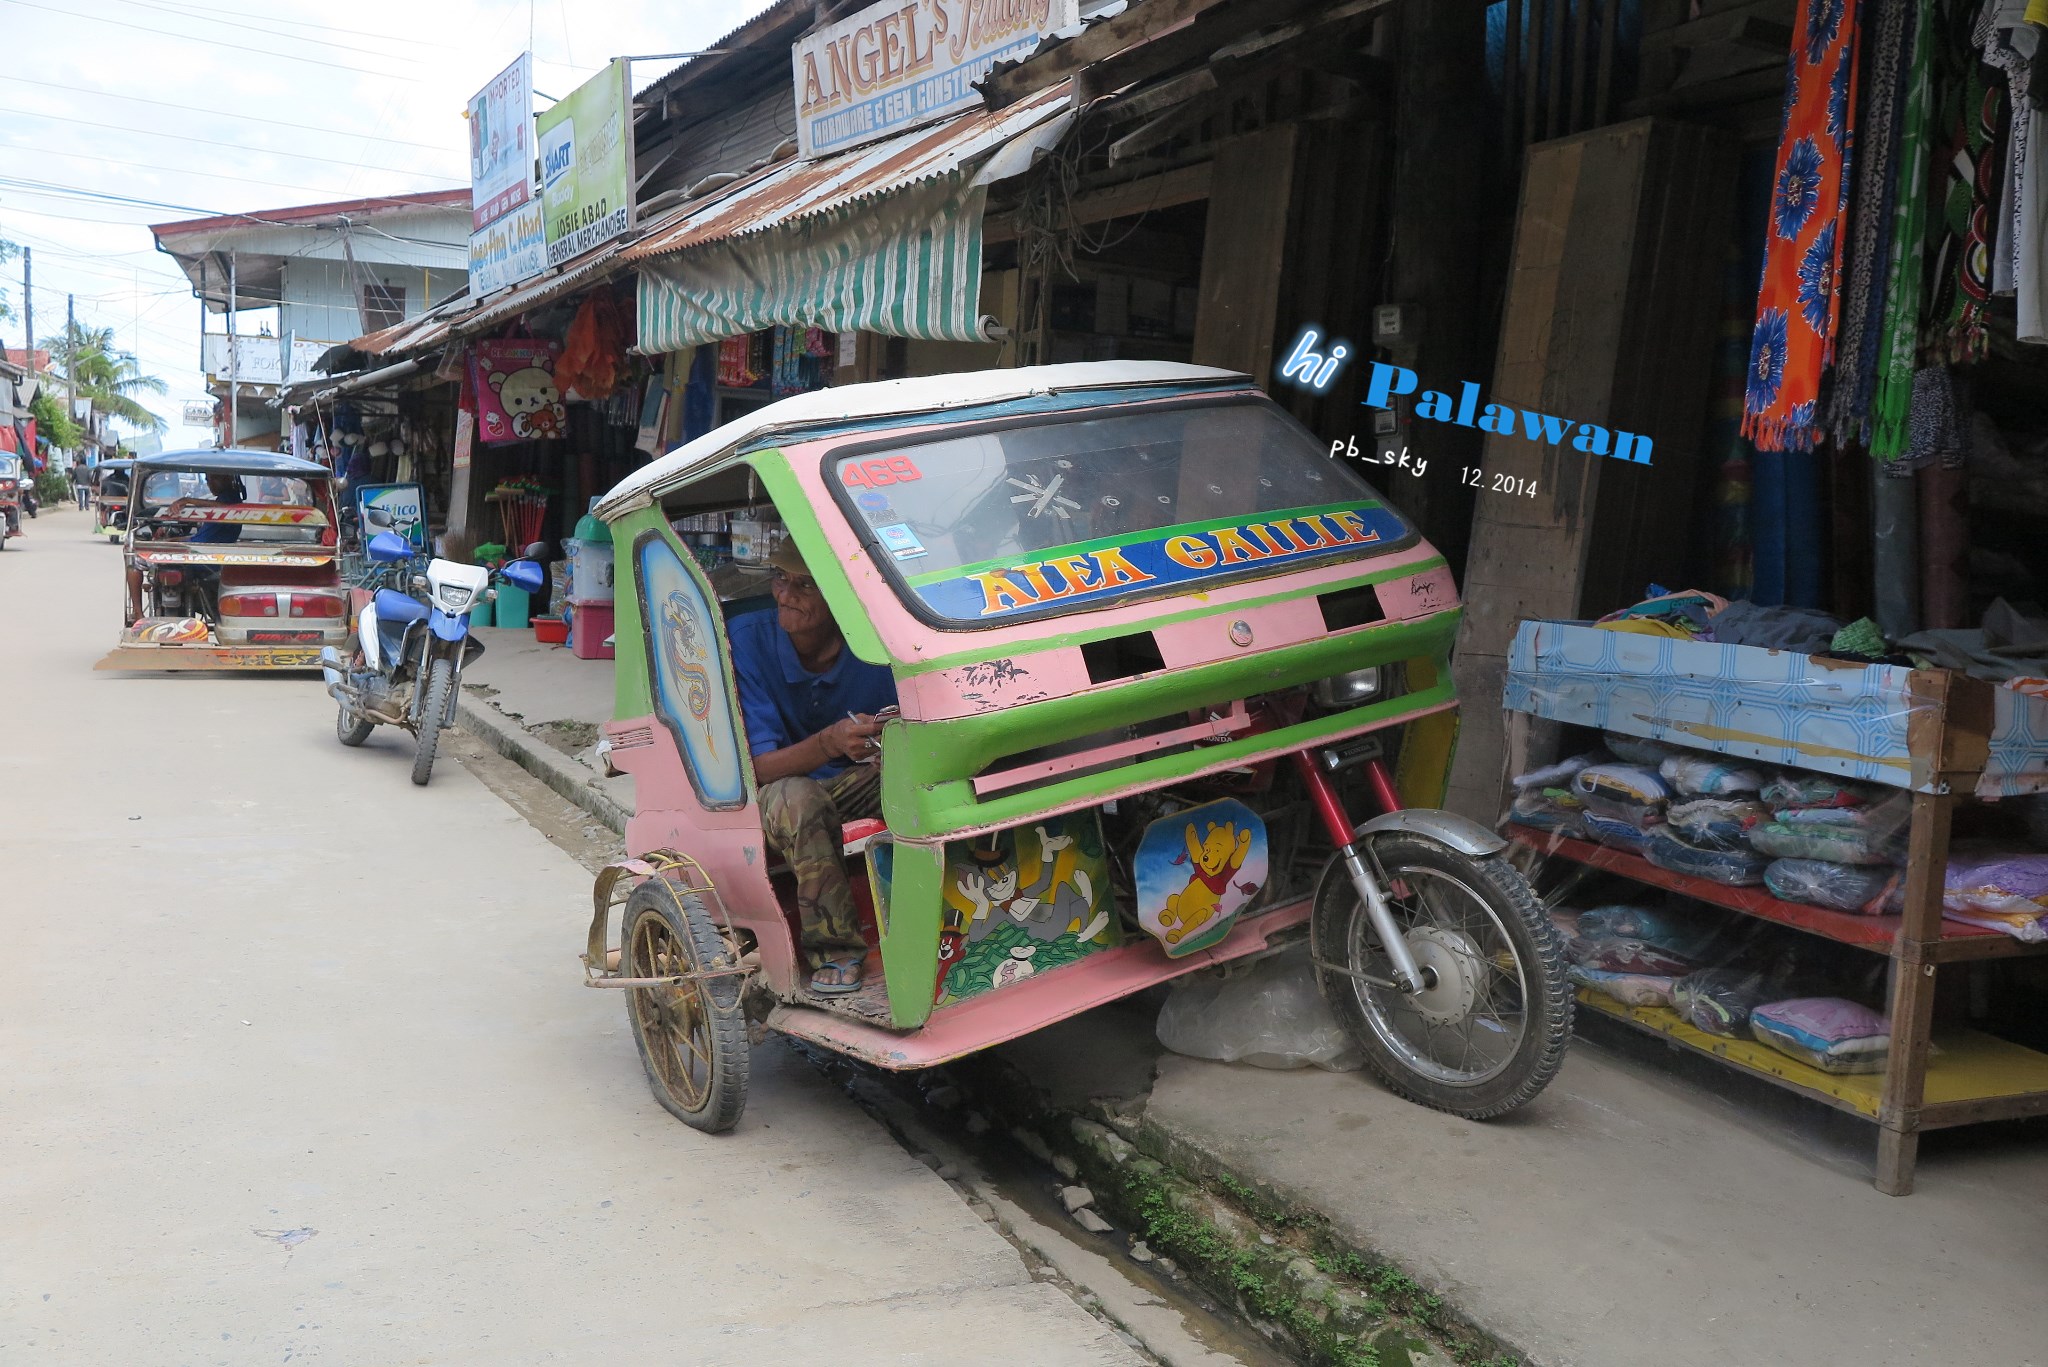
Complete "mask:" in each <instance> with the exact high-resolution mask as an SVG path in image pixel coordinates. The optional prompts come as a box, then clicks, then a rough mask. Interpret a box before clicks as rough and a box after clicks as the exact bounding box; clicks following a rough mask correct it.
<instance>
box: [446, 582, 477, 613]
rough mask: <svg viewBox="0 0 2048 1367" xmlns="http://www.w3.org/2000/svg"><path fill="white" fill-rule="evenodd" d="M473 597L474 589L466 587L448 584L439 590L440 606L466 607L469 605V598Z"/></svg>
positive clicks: (449, 607) (451, 607)
mask: <svg viewBox="0 0 2048 1367" xmlns="http://www.w3.org/2000/svg"><path fill="white" fill-rule="evenodd" d="M474 597H476V590H475V589H466V588H462V587H460V586H458V585H455V584H450V585H448V586H447V587H445V588H443V589H442V590H441V606H443V607H445V608H448V609H451V610H452V609H455V608H466V607H468V606H469V600H470V599H472V598H474Z"/></svg>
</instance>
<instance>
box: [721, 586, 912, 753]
mask: <svg viewBox="0 0 2048 1367" xmlns="http://www.w3.org/2000/svg"><path fill="white" fill-rule="evenodd" d="M726 635H727V637H728V638H729V639H730V640H731V641H732V671H733V674H734V675H735V676H737V678H738V680H739V690H740V715H741V716H742V717H743V718H745V720H746V723H747V746H748V749H749V750H750V751H751V752H752V753H754V754H756V755H762V754H766V753H768V752H769V751H770V750H782V749H786V748H787V747H789V746H792V745H795V744H797V743H798V742H799V741H804V740H808V739H810V738H811V737H812V736H815V735H817V734H818V733H819V732H820V731H823V730H824V729H825V728H826V727H828V726H830V725H831V724H832V723H833V722H836V721H842V720H844V719H845V717H846V714H847V713H849V712H860V713H866V714H868V715H873V714H874V713H876V712H879V711H881V710H882V709H883V708H885V707H894V706H895V705H896V680H895V679H894V678H892V677H891V676H890V674H889V671H888V670H886V669H884V668H883V667H882V666H880V665H871V664H868V663H867V662H866V661H864V660H856V659H855V658H853V651H852V650H851V649H849V648H847V647H845V646H841V647H840V650H839V658H838V659H837V660H834V661H833V662H832V667H831V668H830V669H828V670H826V671H825V672H824V673H823V674H813V673H811V671H810V670H808V669H805V668H804V667H803V662H802V661H800V660H798V659H797V657H796V647H795V646H794V645H793V644H791V642H790V639H789V633H788V632H786V631H784V630H783V629H782V624H781V623H780V622H778V621H777V620H776V614H775V612H774V610H773V609H771V610H769V611H767V612H750V613H748V614H747V615H745V616H744V617H735V618H733V619H732V621H730V622H728V623H727V624H726ZM847 764H848V761H846V760H843V759H835V760H831V761H829V762H828V763H825V764H822V765H820V766H819V767H818V768H816V769H813V770H811V775H810V776H811V777H812V778H815V779H828V778H831V777H832V776H833V775H834V774H837V773H839V772H840V771H841V770H843V769H845V768H846V766H847Z"/></svg>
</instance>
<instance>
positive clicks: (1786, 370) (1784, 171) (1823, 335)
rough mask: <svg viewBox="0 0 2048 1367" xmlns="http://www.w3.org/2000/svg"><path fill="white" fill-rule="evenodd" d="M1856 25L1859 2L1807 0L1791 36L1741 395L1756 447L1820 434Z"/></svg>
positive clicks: (1803, 445) (1806, 443)
mask: <svg viewBox="0 0 2048 1367" xmlns="http://www.w3.org/2000/svg"><path fill="white" fill-rule="evenodd" d="M1856 27H1857V0H1805V4H1804V11H1803V13H1802V14H1801V16H1800V21H1799V27H1798V29H1797V31H1796V33H1795V35H1794V37H1793V40H1792V57H1791V61H1790V63H1789V64H1788V65H1789V70H1788V73H1787V79H1786V83H1785V129H1784V133H1783V135H1782V136H1781V137H1780V139H1779V143H1778V163H1777V176H1776V181H1775V184H1774V186H1773V188H1772V194H1771V211H1770V217H1769V220H1768V222H1767V225H1766V227H1765V230H1764V277H1763V283H1762V287H1761V288H1760V289H1759V291H1758V294H1757V307H1756V331H1755V332H1754V333H1753V334H1751V337H1750V344H1749V375H1748V383H1747V384H1746V386H1745V391H1746V392H1745V394H1744V396H1743V411H1742V434H1743V435H1744V436H1746V437H1748V438H1749V439H1750V440H1751V441H1753V442H1755V443H1756V445H1757V448H1758V449H1759V450H1764V451H1805V450H1810V449H1811V448H1812V446H1813V443H1814V439H1815V438H1816V437H1817V436H1818V435H1819V430H1820V424H1819V422H1818V421H1817V419H1816V409H1817V408H1818V406H1819V402H1820V381H1821V373H1822V372H1823V371H1824V370H1826V368H1827V365H1828V362H1829V361H1830V360H1831V359H1832V357H1833V354H1834V330H1835V318H1836V314H1837V312H1838V308H1839V300H1838V299H1837V297H1836V285H1837V283H1838V282H1839V280H1840V278H1841V269H1842V237H1843V234H1844V232H1845V226H1846V225H1845V224H1844V222H1843V220H1844V218H1845V217H1846V215H1845V213H1844V207H1845V206H1844V198H1843V194H1842V187H1843V184H1844V180H1845V177H1846V174H1847V171H1848V162H1849V143H1850V124H1851V122H1852V120H1853V113H1852V111H1854V109H1855V108H1856Z"/></svg>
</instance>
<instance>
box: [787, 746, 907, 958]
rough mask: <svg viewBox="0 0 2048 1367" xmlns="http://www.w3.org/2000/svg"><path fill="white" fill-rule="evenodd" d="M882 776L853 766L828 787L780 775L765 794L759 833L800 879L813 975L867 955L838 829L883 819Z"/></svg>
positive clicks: (798, 904) (800, 905)
mask: <svg viewBox="0 0 2048 1367" xmlns="http://www.w3.org/2000/svg"><path fill="white" fill-rule="evenodd" d="M881 778H882V775H881V771H880V770H879V769H878V768H876V766H874V765H872V764H855V765H851V766H849V767H848V768H847V769H846V770H845V771H844V772H843V773H839V774H835V775H834V776H833V777H831V778H829V779H827V780H826V781H825V782H823V783H820V782H819V781H818V780H817V779H814V778H809V777H803V778H782V779H777V780H776V781H775V782H773V783H770V784H768V785H767V786H765V787H763V788H762V789H761V795H760V800H761V831H762V834H764V835H765V836H767V838H768V846H769V848H770V849H772V850H774V851H775V852H776V853H777V854H779V855H781V856H782V857H783V858H784V859H786V860H788V861H789V866H790V870H791V872H793V873H794V874H795V875H796V907H797V915H798V917H799V918H801V920H802V921H803V927H804V943H803V950H804V957H805V958H806V959H807V960H809V961H810V965H811V967H812V968H813V969H814V970H815V969H819V968H823V967H824V966H825V964H826V963H827V962H828V961H829V960H832V959H844V958H850V957H852V956H855V955H860V954H865V953H867V943H866V942H865V941H864V940H862V939H861V937H860V922H859V920H858V919H857V918H856V916H855V913H854V905H853V887H852V885H851V884H849V883H848V882H847V881H846V863H845V857H844V855H843V853H842V850H843V848H844V847H843V846H842V844H841V842H840V827H841V826H843V825H844V824H845V823H847V822H849V821H858V820H860V819H861V818H862V817H872V816H880V815H881V814H882V790H881Z"/></svg>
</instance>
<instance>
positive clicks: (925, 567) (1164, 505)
mask: <svg viewBox="0 0 2048 1367" xmlns="http://www.w3.org/2000/svg"><path fill="white" fill-rule="evenodd" d="M827 473H828V475H829V477H830V478H831V480H832V482H833V484H834V485H835V486H836V488H837V491H838V493H839V494H840V496H841V498H842V499H843V502H844V505H845V507H846V508H847V510H848V512H849V514H850V516H851V517H852V519H853V522H854V526H855V528H856V530H858V531H859V532H861V534H862V539H863V540H864V541H866V542H868V543H869V544H870V547H871V549H872V551H873V553H874V555H875V558H876V560H877V562H878V563H881V564H883V565H885V566H889V567H891V568H892V570H893V571H894V573H893V575H892V578H894V579H895V580H896V581H897V585H898V588H899V591H904V590H907V591H908V592H907V594H906V603H907V604H908V605H909V606H910V607H911V608H912V609H913V611H917V612H919V613H920V615H922V616H926V617H928V618H937V619H940V620H943V621H945V622H946V623H948V624H957V625H972V624H979V623H984V622H994V621H998V620H1000V621H1011V620H1016V619H1018V618H1020V617H1036V616H1046V615H1052V614H1056V613H1061V612H1069V611H1076V610H1081V609H1086V608H1091V607H1097V606H1101V605H1103V604H1105V603H1107V602H1110V601H1114V600H1117V599H1121V598H1125V597H1130V596H1136V595H1142V594H1148V593H1157V592H1162V591H1172V590H1173V589H1174V588H1175V586H1178V585H1182V584H1187V583H1190V582H1192V581H1197V580H1200V581H1205V582H1206V581H1211V580H1214V579H1218V578H1225V577H1230V578H1235V577H1240V576H1249V575H1257V574H1271V573H1275V572H1278V571H1280V570H1282V569H1286V568H1292V567H1294V565H1295V563H1296V562H1299V561H1303V560H1307V559H1313V558H1323V557H1332V556H1344V555H1358V554H1362V553H1364V554H1370V553H1374V552H1377V551H1380V550H1387V549H1393V548H1394V547H1396V546H1399V545H1401V544H1403V543H1404V542H1405V541H1407V540H1408V539H1409V538H1410V537H1412V535H1413V533H1412V532H1411V531H1410V529H1409V527H1408V525H1407V523H1406V522H1404V521H1403V520H1402V518H1401V516H1400V514H1398V513H1396V512H1395V511H1394V510H1393V509H1391V508H1389V507H1387V506H1386V504H1385V503H1384V502H1383V501H1382V500H1381V499H1380V497H1379V496H1378V494H1376V493H1375V492H1374V491H1373V489H1372V488H1371V486H1370V485H1368V484H1366V482H1365V481H1364V480H1362V479H1360V478H1359V477H1358V476H1357V475H1356V474H1354V473H1353V472H1352V471H1350V470H1349V469H1347V468H1346V467H1345V464H1344V462H1343V461H1341V460H1333V459H1331V458H1330V456H1329V453H1328V452H1327V451H1326V450H1325V449H1323V448H1322V447H1321V446H1320V445H1318V444H1317V442H1316V441H1315V439H1314V438H1313V437H1312V436H1310V435H1309V433H1308V432H1307V430H1306V429H1304V428H1302V427H1301V426H1300V425H1299V424H1298V423H1296V422H1295V421H1294V420H1293V419H1292V418H1290V417H1289V416H1287V414H1286V413H1285V412H1284V411H1283V410H1281V409H1280V408H1279V407H1277V406H1276V405H1274V404H1271V403H1269V402H1265V401H1262V400H1249V401H1246V400H1239V401H1235V402H1231V401H1224V402H1216V401H1207V402H1195V403H1185V404H1172V405H1161V406H1157V407H1154V406H1146V407H1142V408H1092V409H1084V410H1078V411H1074V412H1070V413H1065V414H1060V415H1058V416H1056V417H1053V418H1051V419H1046V418H1042V417H1041V418H1035V419H1025V420H1018V421H1016V422H1013V423H1008V424H1004V425H989V426H982V427H978V428H975V429H973V430H969V431H963V432H961V433H959V434H958V435H953V436H939V437H932V438H927V439H924V440H920V441H916V442H905V443H903V444H900V445H890V446H884V447H880V448H878V447H876V446H873V445H868V446H864V447H861V448H859V449H857V451H856V452H855V453H852V454H848V455H843V456H839V457H837V458H834V459H832V460H831V461H830V463H829V464H828V467H827Z"/></svg>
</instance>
